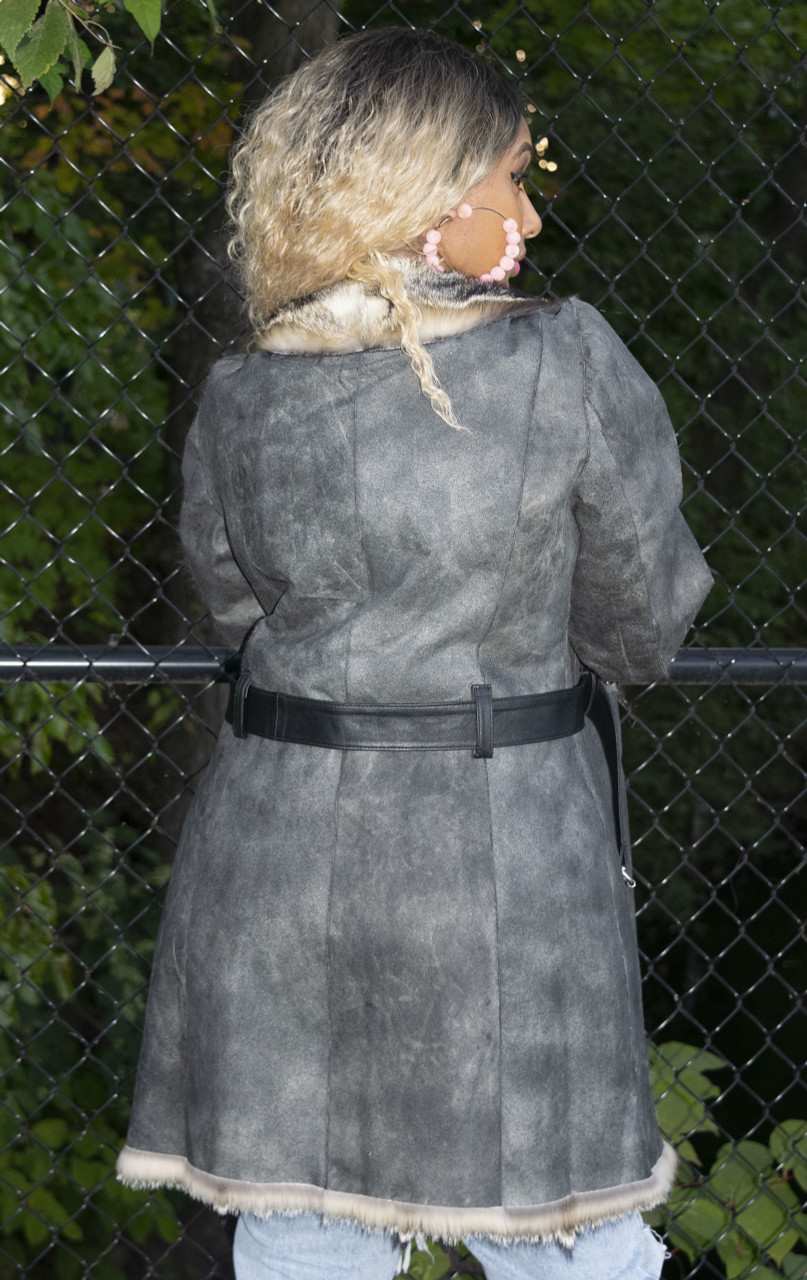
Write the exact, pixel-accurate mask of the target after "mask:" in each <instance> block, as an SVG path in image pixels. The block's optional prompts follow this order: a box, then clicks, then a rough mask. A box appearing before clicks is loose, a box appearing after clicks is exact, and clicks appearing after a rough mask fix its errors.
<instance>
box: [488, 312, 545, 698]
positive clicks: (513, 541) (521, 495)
mask: <svg viewBox="0 0 807 1280" xmlns="http://www.w3.org/2000/svg"><path fill="white" fill-rule="evenodd" d="M540 338H541V350H540V353H539V356H538V368H537V369H536V371H535V385H534V386H533V389H532V403H531V405H530V414H529V418H528V419H527V432H526V438H525V440H524V452H523V455H522V461H521V484H520V487H519V493H518V515H517V516H516V520H515V524H514V525H513V532H512V534H511V536H510V548H509V550H508V552H507V561H506V563H505V566H504V570H503V572H502V579H501V585H500V587H499V594H498V596H497V597H496V603H495V605H494V606H493V612H492V613H491V615H490V618H489V620H488V625H487V626H486V628H485V631H484V634H483V635H481V636H480V637H479V639H478V640H477V642H476V669H477V672H478V673H479V675H480V677H481V678H482V679H484V672H483V670H482V664H481V662H480V651H481V649H482V646H483V645H484V643H485V641H486V640H487V638H488V636H489V635H490V633H491V631H492V629H493V624H494V622H495V621H496V615H497V614H498V612H499V608H500V606H501V603H502V597H503V596H504V590H505V587H506V585H507V576H508V574H509V572H510V565H511V564H512V562H513V552H514V550H515V545H516V538H517V537H518V531H519V527H520V525H521V517H522V514H523V510H524V487H525V485H526V483H527V458H528V457H529V452H530V445H531V443H532V437H533V432H534V429H535V406H536V404H537V401H538V385H539V383H540V381H541V369H542V368H543V363H544V327H543V325H541V333H540Z"/></svg>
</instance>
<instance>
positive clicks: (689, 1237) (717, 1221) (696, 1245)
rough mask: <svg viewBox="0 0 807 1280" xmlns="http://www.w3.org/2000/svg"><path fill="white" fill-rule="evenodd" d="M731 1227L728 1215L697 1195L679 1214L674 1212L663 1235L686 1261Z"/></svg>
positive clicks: (711, 1244)
mask: <svg viewBox="0 0 807 1280" xmlns="http://www.w3.org/2000/svg"><path fill="white" fill-rule="evenodd" d="M730 1226H731V1215H730V1214H729V1213H728V1212H727V1210H726V1209H724V1208H723V1206H722V1205H720V1204H715V1203H714V1201H713V1200H709V1199H707V1198H706V1197H705V1196H703V1195H699V1196H698V1197H697V1199H694V1200H693V1201H692V1203H691V1204H689V1205H687V1207H686V1209H684V1210H683V1211H682V1212H681V1213H678V1214H676V1216H675V1221H674V1222H673V1223H672V1224H671V1225H670V1229H669V1231H668V1232H667V1238H668V1239H669V1241H670V1243H671V1244H672V1245H673V1246H674V1247H675V1248H678V1249H683V1251H684V1253H685V1254H686V1255H687V1257H688V1258H689V1260H690V1262H694V1261H695V1259H696V1258H699V1257H700V1256H701V1254H703V1253H706V1252H707V1251H708V1250H709V1249H711V1248H713V1247H714V1245H715V1242H716V1241H717V1240H718V1238H719V1237H720V1236H722V1234H723V1232H724V1231H726V1230H728V1228H729V1227H730Z"/></svg>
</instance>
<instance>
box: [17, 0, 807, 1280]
mask: <svg viewBox="0 0 807 1280" xmlns="http://www.w3.org/2000/svg"><path fill="white" fill-rule="evenodd" d="M105 23H106V25H108V29H109V30H110V32H111V34H112V37H113V39H114V40H115V41H116V43H117V44H118V45H119V46H120V64H121V65H120V69H119V73H118V75H117V76H116V79H115V81H114V82H113V85H112V86H111V87H110V88H109V89H108V90H107V91H106V92H105V93H103V94H102V95H101V96H100V97H98V98H97V99H93V98H92V97H90V96H88V95H87V94H86V93H78V92H75V91H74V90H73V89H71V88H70V86H68V85H65V86H64V88H63V90H62V91H61V92H60V93H59V94H58V95H57V96H56V98H55V100H54V102H53V103H52V104H51V103H50V102H49V100H48V96H47V95H46V94H45V93H44V91H42V90H41V89H37V88H34V89H33V90H31V91H29V92H27V93H24V94H23V93H22V91H21V89H20V87H19V85H18V84H17V83H16V82H15V80H14V76H13V73H12V69H11V68H10V66H9V65H8V64H7V65H6V66H3V67H0V73H4V74H2V76H0V87H2V93H3V95H4V103H3V107H2V111H3V113H4V115H3V131H2V137H1V138H0V166H1V167H0V172H2V186H3V200H4V210H5V223H4V225H5V234H4V240H3V244H2V247H0V254H1V255H2V266H1V267H0V272H1V273H2V285H3V298H4V303H3V312H2V319H0V358H1V359H2V369H3V388H2V392H0V396H1V397H2V412H3V454H2V456H3V470H2V491H3V518H2V521H0V527H1V528H2V548H0V555H2V561H0V616H1V617H2V631H0V639H2V641H4V642H5V644H6V645H7V646H8V647H9V648H8V652H10V653H14V652H17V651H19V647H20V646H23V647H25V650H26V652H35V651H37V650H40V649H41V650H42V652H46V649H45V646H48V645H53V644H57V645H59V644H60V645H70V646H72V647H74V648H78V649H81V647H82V646H85V645H97V644H102V645H112V646H114V645H116V644H119V645H127V646H134V647H135V648H138V649H140V650H141V651H142V652H143V653H144V654H146V655H148V653H149V652H150V651H151V650H152V649H153V647H155V646H165V645H168V646H175V645H179V644H190V645H195V646H200V647H202V648H203V649H204V650H205V651H207V652H209V653H210V654H212V655H213V656H215V653H216V651H215V649H214V648H213V647H211V646H212V644H213V636H212V634H211V632H210V630H209V626H208V623H207V621H206V619H205V618H204V616H203V615H202V612H201V609H200V606H199V602H198V601H197V600H195V599H194V597H193V589H192V586H191V584H190V581H189V579H188V577H187V575H186V572H185V570H184V569H183V566H182V560H181V553H180V548H179V541H178V537H177V515H178V499H179V491H180V490H179V480H180V476H179V459H180V457H181V453H182V444H183V440H184V435H185V432H186V430H187V427H188V424H189V422H190V419H191V416H192V413H193V408H194V403H195V398H196V396H197V393H198V389H199V386H200V383H201V381H202V379H203V378H204V376H205V374H206V372H207V370H208V368H209V366H210V364H211V363H212V361H213V360H214V359H215V358H216V357H217V356H218V355H220V354H221V353H222V352H224V351H226V350H230V349H238V348H239V345H241V344H243V342H244V341H245V338H246V329H245V323H244V318H243V315H242V313H241V310H240V304H239V300H238V298H237V296H236V294H235V291H234V290H233V288H232V286H231V284H230V282H229V277H228V274H227V270H226V256H225V251H224V238H223V232H222V223H223V215H222V204H221V201H222V187H221V179H222V176H223V172H224V170H225V168H226V158H227V150H228V147H229V145H230V143H231V141H232V139H233V137H234V136H235V134H236V131H237V129H238V122H239V119H240V118H241V116H242V112H243V111H244V109H245V108H246V107H247V106H249V104H250V103H251V102H253V101H254V100H255V99H256V98H257V97H259V96H261V95H262V94H263V93H265V92H266V91H267V90H269V89H270V88H271V87H272V85H273V84H274V83H275V82H276V80H277V78H278V77H279V76H280V75H282V74H284V73H285V72H287V71H288V70H290V69H292V68H293V67H294V66H295V65H296V64H297V63H298V62H299V61H300V60H301V59H302V58H305V57H307V56H310V55H311V54H312V53H313V52H315V51H316V49H317V48H319V47H320V46H321V44H322V43H324V42H326V41H327V40H330V39H332V38H334V37H335V36H336V35H338V34H340V33H342V32H345V31H348V30H351V29H354V28H356V27H359V26H364V25H366V26H378V25H389V24H399V23H408V24H411V25H418V26H420V25H429V26H433V27H435V28H437V29H439V30H441V31H443V32H444V33H445V34H448V35H451V36H453V37H455V38H457V39H459V40H461V41H463V42H465V43H467V44H469V45H471V46H475V47H478V48H480V49H483V50H486V51H488V53H489V55H490V56H491V57H492V58H494V59H495V60H496V61H497V63H498V64H499V65H500V67H501V69H502V70H503V71H504V73H505V74H506V75H508V76H512V77H516V78H518V80H519V81H520V82H521V83H522V84H523V87H524V91H525V95H526V101H527V104H528V105H527V114H528V118H529V119H530V121H531V123H532V124H533V138H534V141H535V143H536V166H535V172H534V175H533V178H532V184H533V192H534V197H535V202H536V204H537V206H538V208H539V211H540V212H541V214H542V217H543V218H544V230H543V232H542V235H541V237H540V238H539V239H538V240H537V241H535V242H533V243H532V245H531V256H530V260H529V263H528V264H527V263H525V268H526V270H525V273H524V274H523V275H522V276H521V277H520V280H519V285H520V287H523V288H526V289H527V290H529V291H532V292H538V293H543V292H551V293H555V294H558V295H568V294H579V295H580V296H581V297H583V298H585V299H586V300H587V301H589V302H592V303H594V304H595V305H596V306H597V307H598V308H599V309H600V310H601V311H602V313H603V314H604V315H605V316H606V318H607V319H608V320H609V321H610V322H611V323H612V324H613V325H614V327H615V328H616V329H617V330H618V332H619V333H620V334H621V336H622V337H623V338H624V339H625V341H626V342H627V343H628V344H629V346H630V348H631V350H632V351H633V352H634V354H635V355H636V356H637V358H638V359H639V360H640V361H641V363H642V364H643V365H644V366H645V368H647V369H648V371H649V372H650V373H651V375H652V376H653V377H654V378H655V379H656V381H657V382H658V384H659V386H660V387H661V389H662V392H663V394H664V396H665V398H666V400H667V403H668V406H669V408H670V411H671V414H672V417H673V421H674V422H675V425H676V428H677V430H678V433H679V440H680V444H681V451H682V458H683V463H684V475H685V511H686V514H687V518H688V520H689V523H690V525H691V527H692V528H693V529H694V530H695V532H696V534H697V536H698V538H699V540H700V542H701V545H702V546H703V547H704V549H705V550H706V553H707V556H708V559H709V562H710V565H711V567H712V568H713V570H714V571H715V574H716V577H717V585H716V587H715V589H714V590H713V592H712V593H711V595H710V596H709V598H708V600H707V601H706V604H705V606H704V609H703V610H702V614H701V617H700V619H699V622H698V627H697V628H696V630H695V632H693V635H692V637H691V643H692V645H694V646H708V647H716V646H728V647H731V648H733V649H735V650H736V651H737V654H738V662H737V663H736V664H735V667H734V668H733V669H732V670H730V671H729V672H728V673H727V674H723V675H722V676H721V678H720V679H719V680H718V679H716V680H714V681H713V682H711V683H709V684H702V685H692V684H688V683H685V682H683V681H682V680H677V679H673V680H672V681H668V682H658V683H656V684H654V685H651V686H649V687H642V688H625V689H623V690H622V694H621V696H622V703H623V715H624V723H623V737H624V753H625V765H626V771H627V773H628V780H629V795H630V804H631V817H632V833H633V839H634V849H635V863H636V868H637V876H638V880H639V886H638V888H637V890H636V895H637V897H636V904H637V910H638V927H639V938H640V946H641V950H642V955H643V966H644V974H645V984H644V999H645V1014H646V1024H647V1030H648V1034H649V1037H650V1041H651V1045H650V1053H651V1064H652V1070H653V1079H654V1086H655V1088H656V1092H657V1098H658V1111H659V1118H660V1121H661V1123H662V1127H663V1129H664V1131H665V1133H666V1134H667V1136H668V1137H669V1138H670V1139H671V1140H672V1141H674V1142H675V1143H676V1145H677V1146H678V1148H679V1151H680V1154H681V1157H682V1163H681V1166H680V1171H679V1177H678V1184H677V1186H676V1189H675V1192H674V1194H673V1197H672V1200H671V1202H670V1204H669V1205H668V1206H667V1207H666V1208H665V1209H663V1210H659V1211H656V1212H655V1213H654V1214H652V1215H648V1220H651V1221H652V1222H653V1223H655V1225H656V1226H657V1227H659V1228H660V1229H662V1230H664V1231H666V1232H667V1240H668V1247H669V1248H670V1251H671V1256H670V1258H669V1259H668V1260H667V1262H666V1263H665V1271H664V1275H665V1277H667V1278H668V1280H669V1278H670V1277H683V1276H699V1277H704V1278H705V1277H711V1276H724V1275H727V1276H730V1277H745V1276H750V1275H752V1274H753V1275H754V1276H760V1277H775V1276H781V1275H785V1276H788V1277H804V1276H807V1214H805V1212H804V1195H805V1188H807V1097H806V1096H805V1081H804V1057H805V1053H804V1050H805V1044H807V1036H805V999H804V991H805V987H807V955H806V954H805V946H804V942H805V939H804V923H803V922H804V919H805V914H806V913H807V862H806V860H805V849H804V842H805V818H807V799H806V798H805V797H806V796H807V768H806V767H805V753H804V742H805V736H806V735H807V706H806V705H805V699H806V698H807V694H806V693H805V690H804V689H803V688H802V687H801V685H800V683H799V682H798V680H796V679H792V678H788V673H787V672H786V671H785V670H784V669H782V671H781V673H780V674H779V675H778V676H777V678H776V679H773V680H771V681H770V683H768V684H767V685H762V684H758V683H755V684H750V683H746V682H745V680H744V678H743V674H742V673H743V670H744V668H743V664H742V655H743V653H744V652H746V651H748V650H754V651H757V650H759V649H760V648H769V647H772V646H778V648H779V649H786V650H798V649H801V648H803V647H804V617H805V605H804V595H803V591H804V582H805V578H807V542H806V540H805V523H804V516H803V510H802V509H803V506H804V500H805V494H807V461H806V460H805V445H804V430H805V428H804V418H805V415H804V404H805V400H804V394H803V393H804V379H803V371H802V358H803V352H804V349H805V345H807V314H806V311H805V302H804V297H803V293H802V285H803V280H804V269H805V257H807V252H806V251H807V240H806V239H805V222H804V202H805V195H807V165H805V158H806V157H805V146H804V129H805V119H806V118H807V111H805V101H807V98H806V97H805V50H806V49H807V11H805V9H804V6H802V5H800V4H782V5H774V4H763V3H760V2H759V0H716V2H714V3H711V4H709V5H706V4H704V3H702V2H701V0H607V2H606V0H590V2H589V3H581V2H580V0H546V2H545V3H539V0H525V2H524V3H516V2H515V0H508V3H506V4H504V5H502V6H501V7H497V8H495V9H494V8H493V7H492V6H491V5H490V4H487V3H481V2H477V0H458V2H457V3H453V4H447V5H445V6H443V5H441V4H435V3H429V2H425V0H424V3H420V4H409V3H401V4H392V3H387V4H380V5H369V4H363V3H360V2H359V0H355V2H351V3H347V0H346V3H344V4H343V5H342V6H341V7H336V6H334V5H332V4H330V3H327V4H326V3H321V4H318V5H313V4H312V3H311V0H289V2H288V3H287V4H286V5H285V7H284V8H282V9H277V8H273V7H272V6H271V5H268V4H264V3H262V2H258V0H252V2H250V3H246V4H241V5H239V4H237V3H232V4H230V5H223V6H220V7H219V14H218V17H217V18H216V19H214V20H211V19H210V18H209V15H208V11H207V10H206V8H205V7H204V5H202V4H201V3H200V4H197V3H196V2H195V0H175V2H174V3H169V4H168V5H167V7H166V9H165V12H164V14H163V19H162V30H161V32H160V34H159V36H158V37H157V39H156V41H155V44H154V49H153V52H152V50H151V49H150V47H149V44H148V42H147V41H145V40H143V39H139V38H136V37H134V36H133V34H132V32H133V27H132V25H131V23H130V22H129V21H128V20H127V16H126V14H125V12H124V10H123V7H122V6H120V7H118V6H114V5H113V6H110V12H109V13H108V14H107V15H106V16H105ZM85 88H86V86H85ZM223 697H224V691H223V687H222V685H221V684H220V683H219V682H217V681H215V680H214V679H213V677H212V676H211V677H209V678H198V679H196V681H195V682H194V683H192V682H190V681H189V680H179V679H176V678H172V679H166V678H162V679H159V680H154V679H149V678H147V677H146V676H140V677H137V678H132V679H131V680H130V681H129V682H128V683H117V682H113V681H109V680H103V679H101V680H89V679H87V678H86V677H84V676H82V677H80V678H77V679H75V680H72V681H63V682H61V683H54V682H52V681H44V680H42V679H33V680H31V679H21V678H19V673H18V674H17V676H15V677H14V678H13V679H12V680H10V682H9V684H8V686H7V688H6V691H5V695H4V700H3V710H2V719H0V728H1V729H2V734H1V736H0V743H2V754H1V755H0V768H2V773H3V787H2V796H1V797H0V800H1V802H2V803H1V804H0V813H2V819H1V820H2V824H3V836H4V842H3V849H2V853H0V859H1V861H0V889H1V890H2V895H3V903H4V908H3V917H4V922H3V934H2V943H1V944H0V1002H1V1003H0V1011H1V1013H0V1016H2V1021H3V1030H4V1039H3V1044H2V1048H0V1069H1V1070H2V1082H3V1083H2V1095H1V1097H2V1107H0V1220H2V1222H3V1237H2V1244H0V1280H5V1278H6V1277H11V1276H12V1275H18V1274H21V1275H24V1276H26V1277H30V1278H31V1280H40V1278H45V1277H48V1278H50V1277H52V1276H54V1275H55V1276H57V1277H59V1278H60V1280H72V1278H73V1277H76V1278H83V1277H93V1278H94V1280H124V1278H129V1277H131V1278H134V1277H138V1278H139V1277H145V1276H155V1277H161V1278H162V1280H173V1278H174V1277H177V1278H179V1277H182V1278H183V1280H187V1278H188V1277H200V1278H201V1277H225V1276H226V1277H230V1276H231V1275H232V1269H231V1263H230V1260H229V1250H230V1239H231V1234H232V1229H233V1227H234V1219H233V1218H221V1219H220V1218H219V1217H218V1216H217V1215H215V1214H212V1213H211V1212H210V1211H209V1210H207V1209H203V1208H201V1207H200V1206H199V1205H198V1204H196V1203H193V1202H190V1201H188V1200H187V1199H186V1198H185V1197H184V1196H183V1195H181V1194H179V1193H176V1192H171V1191H168V1192H165V1191H155V1192H151V1193H146V1192H142V1193H135V1192H133V1191H131V1190H129V1189H126V1188H123V1187H121V1186H120V1185H119V1184H118V1183H116V1181H115V1179H114V1176H113V1172H112V1169H113V1164H114V1159H115V1156H116V1154H117V1151H118V1150H119V1148H120V1146H121V1144H122V1141H123V1138H124V1136H125V1131H126V1124H127V1120H128V1112H129V1106H130V1101H131V1093H132V1087H133V1080H134V1069H135V1065H136V1061H137V1052H138V1048H139V1043H140V1033H141V1028H142V1022H143V1013H144V1008H145V996H146V990H147V983H148V977H149V965H150V958H151V955H152V952H153V947H154V938H155V934H156V930H157V923H158V918H159V911H160V902H161V898H162V892H163V890H164V886H165V884H166V881H167V878H168V875H169V872H170V865H171V857H172V853H173V849H174V846H175V843H176V839H177V835H178V832H179V829H180V827H181V822H182V818H183V815H184V813H185V811H186V809H187V804H188V802H189V799H190V796H191V795H192V793H193V789H194V787H195V785H196V783H197V782H198V779H199V776H200V773H201V771H202V770H203V769H204V766H205V763H206V761H207V759H208V758H209V755H210V752H211V750H212V747H213V744H214V742H215V735H216V732H217V728H218V726H219V725H220V723H221V718H222V712H223ZM432 1251H433V1253H434V1255H435V1258H434V1260H431V1259H430V1258H429V1257H428V1256H427V1255H422V1254H418V1253H417V1252H416V1253H415V1254H413V1260H412V1263H411V1274H412V1275H413V1276H414V1277H415V1280H425V1278H426V1277H428V1280H439V1278H440V1277H441V1276H443V1275H445V1276H451V1275H473V1274H480V1268H479V1267H478V1264H476V1263H475V1261H474V1260H473V1259H471V1258H468V1257H467V1256H466V1253H467V1251H463V1250H460V1251H457V1250H454V1251H453V1252H452V1251H449V1252H448V1253H446V1252H444V1251H443V1252H441V1251H440V1250H439V1249H437V1248H436V1247H434V1248H433V1250H432ZM429 1268H430V1269H429ZM441 1268H442V1270H441Z"/></svg>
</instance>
